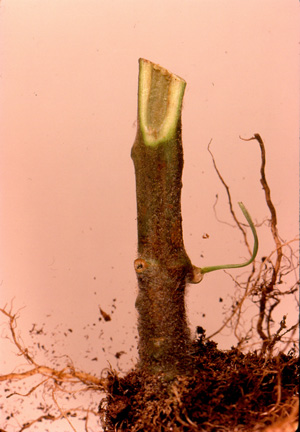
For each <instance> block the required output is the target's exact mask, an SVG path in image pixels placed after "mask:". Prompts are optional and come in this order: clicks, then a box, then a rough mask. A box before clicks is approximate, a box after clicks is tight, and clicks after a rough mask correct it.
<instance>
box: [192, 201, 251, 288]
mask: <svg viewBox="0 0 300 432" xmlns="http://www.w3.org/2000/svg"><path fill="white" fill-rule="evenodd" d="M238 204H239V206H240V209H241V210H242V212H243V214H244V216H245V218H246V219H247V222H248V223H249V226H250V228H251V231H252V234H253V237H254V246H253V252H252V256H251V258H250V259H249V260H248V261H246V262H244V263H242V264H225V265H216V266H211V267H202V268H197V267H196V268H195V270H198V278H199V276H200V275H199V273H200V274H201V275H204V274H205V273H209V272H212V271H215V270H222V269H231V268H240V267H246V266H247V265H249V264H251V263H252V262H253V261H254V259H255V257H256V255H257V250H258V237H257V233H256V229H255V226H254V223H253V221H252V219H251V216H250V214H249V213H248V211H247V209H246V207H245V206H244V204H243V203H242V202H239V203H238ZM199 279H200V278H199ZM201 279H202V278H201ZM199 282H200V280H199Z"/></svg>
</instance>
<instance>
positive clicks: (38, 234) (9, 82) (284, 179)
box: [0, 0, 299, 423]
mask: <svg viewBox="0 0 300 432" xmlns="http://www.w3.org/2000/svg"><path fill="white" fill-rule="evenodd" d="M0 21H1V23H0V37H1V47H0V55H1V75H0V91H1V122H0V139H1V141H0V190H1V194H0V239H1V240H0V241H1V249H0V271H1V276H0V282H1V287H0V289H1V293H0V303H1V306H3V305H5V304H6V303H8V304H9V303H10V301H11V299H12V298H14V303H13V305H14V311H16V310H18V309H19V308H21V307H24V308H23V309H22V311H21V312H20V319H19V329H20V330H22V337H23V339H24V342H25V343H27V344H29V345H30V344H32V343H33V342H32V340H31V338H30V336H29V330H30V329H31V328H32V323H37V326H38V327H43V328H44V333H45V334H46V335H45V336H44V338H43V343H44V344H45V345H47V347H48V348H50V346H51V344H54V345H55V351H56V355H63V354H68V355H70V356H71V357H72V359H73V360H74V363H75V364H76V366H78V367H79V368H83V369H85V370H86V371H90V372H99V371H100V370H101V368H102V367H105V366H106V364H107V361H110V362H111V363H112V364H113V366H117V364H119V366H121V367H122V368H125V369H126V368H128V367H130V365H132V363H134V362H135V358H136V351H135V346H136V340H135V336H136V328H135V324H136V312H135V308H134V302H135V297H136V293H137V284H136V278H135V274H134V270H133V260H134V259H135V257H136V246H137V245H136V238H137V233H136V202H135V178H134V169H133V164H132V161H131V159H130V149H131V146H132V143H133V141H134V138H135V132H136V111H137V78H138V58H139V57H144V58H146V59H149V60H151V61H153V62H156V63H159V64H161V65H162V66H163V67H165V68H167V69H169V70H170V71H172V72H173V73H175V74H177V75H180V76H181V77H183V78H184V79H185V80H186V81H187V89H186V93H185V97H184V109H183V144H184V155H185V166H184V175H183V195H182V212H183V220H184V240H185V245H186V249H187V252H188V254H189V255H190V257H191V259H192V261H193V262H194V263H195V264H196V265H198V266H207V265H215V264H221V263H224V264H225V263H229V262H239V261H243V260H244V259H245V257H247V251H246V250H245V247H244V246H243V244H242V238H241V236H240V233H239V232H238V230H237V229H233V228H231V227H230V226H228V225H224V224H220V223H219V222H218V221H217V220H216V218H215V215H214V212H213V205H214V203H215V196H216V194H217V193H218V194H219V203H218V207H217V211H218V216H219V218H220V219H222V220H225V221H228V222H231V219H230V215H229V212H228V207H227V205H226V195H225V191H224V189H223V188H222V186H221V185H220V182H219V180H218V179H217V176H216V173H215V172H214V169H213V166H212V162H211V158H210V155H209V154H208V152H207V145H208V143H209V141H210V139H211V138H212V140H213V141H212V145H211V149H212V151H213V152H214V155H215V158H216V160H217V162H218V165H219V168H220V170H221V172H222V174H223V176H224V178H225V180H226V182H227V183H228V185H230V188H231V192H232V198H233V202H234V203H237V202H238V201H243V202H244V204H245V205H246V207H247V208H248V210H249V212H250V213H251V215H252V217H253V219H254V220H255V221H256V222H261V221H262V220H263V219H264V218H265V217H268V216H269V213H268V209H267V208H266V206H265V202H264V195H263V191H262V189H261V185H260V182H259V169H260V153H259V147H258V145H257V144H256V143H255V142H254V141H251V142H249V143H245V142H243V141H241V140H240V139H239V135H241V136H243V137H246V138H247V137H251V136H252V135H253V134H254V133H259V134H260V135H261V136H262V138H263V139H264V141H265V145H266V151H267V168H266V170H267V177H268V180H269V184H270V187H271V191H272V199H273V202H274V204H275V205H276V208H277V211H278V226H279V231H280V234H281V236H282V238H283V239H285V240H289V239H291V238H294V237H295V236H296V235H297V234H298V131H299V88H298V79H299V3H298V1H296V0H276V1H274V0H244V1H240V0H226V1H225V0H224V1H222V0H219V1H217V0H210V1H207V0H189V1H183V0H180V1H179V0H163V1H162V0H151V1H149V0H143V1H138V0H134V1H133V0H126V1H121V0H109V1H108V0H102V1H95V0H94V1H92V0H89V1H87V0H72V1H71V0H51V1H48V2H46V1H40V0H28V1H25V0H10V1H5V0H4V1H2V2H1V3H0ZM235 208H236V211H237V213H238V214H239V215H241V213H240V211H239V209H238V207H237V205H236V206H235ZM241 219H242V216H241ZM205 233H208V234H209V238H208V239H206V240H205V239H203V238H202V236H203V235H204V234H205ZM258 234H259V237H260V249H259V256H258V259H260V257H261V256H263V255H265V254H268V253H270V252H271V250H272V249H273V243H272V240H271V236H270V234H269V231H268V230H267V229H261V230H259V232H258ZM249 236H250V232H249ZM249 239H250V237H249ZM250 241H251V244H252V239H251V240H250ZM201 255H203V256H204V257H203V258H201ZM244 271H245V270H240V271H238V270H234V271H232V274H233V275H234V276H237V275H238V274H241V273H243V272H244ZM232 290H233V288H232V282H231V280H230V278H229V277H228V276H227V275H226V274H224V272H216V273H212V274H209V275H207V276H206V277H205V280H204V281H203V282H202V283H201V284H200V285H196V286H191V287H190V288H189V290H188V291H189V294H188V298H187V307H188V310H189V319H190V322H191V328H192V331H194V328H195V326H196V325H202V326H203V327H205V328H206V329H207V333H208V334H209V333H212V332H213V331H215V330H216V329H217V328H218V326H219V325H220V324H221V322H222V320H223V318H224V304H225V306H226V305H227V306H228V307H229V306H230V304H231V303H230V302H231V300H230V298H231V297H230V296H231V295H232V294H233V292H232ZM221 296H222V298H223V299H224V302H222V303H220V302H219V297H221ZM113 299H116V300H113ZM98 305H100V306H101V308H102V309H103V310H105V311H106V312H107V313H111V312H113V314H112V320H111V321H110V322H106V323H104V322H103V320H102V321H101V322H99V320H98V318H99V309H98ZM254 312H255V310H253V313H254ZM286 312H287V311H286V310H285V311H283V312H282V313H286ZM203 314H205V317H203V316H202V315H203ZM295 316H297V310H296V307H295V305H294V304H291V305H289V309H288V320H290V322H293V321H294V319H295ZM279 319H281V316H279ZM1 322H2V319H1ZM2 328H3V326H2ZM69 328H71V329H72V330H73V332H72V333H71V332H68V329H69ZM103 332H104V333H103ZM66 335H67V336H66ZM111 339H112V340H111ZM215 339H216V340H217V341H218V342H219V346H220V347H221V348H229V347H230V346H231V344H232V343H233V342H234V341H233V339H232V337H231V336H230V334H229V332H228V331H227V332H226V331H225V332H224V333H223V335H219V336H218V337H216V338H215ZM1 343H2V345H3V348H2V351H1V357H0V364H1V370H3V371H8V370H10V368H11V365H12V364H13V361H14V360H13V359H14V357H13V358H12V359H10V358H9V357H8V353H9V352H13V351H14V350H13V347H12V346H11V345H9V344H7V343H6V342H5V341H2V342H1ZM103 348H104V350H105V352H104V351H103ZM121 350H123V351H125V352H126V354H124V355H123V356H121V359H120V360H119V361H117V360H116V358H115V356H114V354H115V353H116V352H117V351H121ZM4 352H5V354H4ZM37 355H38V356H39V355H40V358H41V359H43V358H45V357H47V356H48V357H47V358H49V359H50V358H51V352H49V353H48V354H46V353H43V352H40V351H39V352H38V354H37ZM95 357H97V358H98V362H95V361H92V360H91V359H92V358H95ZM8 359H9V360H8ZM41 361H43V360H41ZM0 423H1V422H0Z"/></svg>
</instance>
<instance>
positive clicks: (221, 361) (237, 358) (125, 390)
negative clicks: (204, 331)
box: [99, 336, 299, 432]
mask: <svg viewBox="0 0 300 432" xmlns="http://www.w3.org/2000/svg"><path fill="white" fill-rule="evenodd" d="M193 348H194V354H193V356H192V357H193V370H192V372H189V373H187V374H186V375H181V376H178V377H176V378H175V379H174V380H172V381H167V380H166V379H165V377H164V376H163V375H149V374H147V373H145V372H144V371H142V370H140V369H139V368H136V369H135V370H133V371H131V372H130V373H128V374H127V375H126V376H125V377H123V378H120V377H118V375H117V374H116V373H114V372H110V375H109V378H110V380H111V386H110V390H109V392H108V396H107V398H106V399H105V400H104V401H103V402H102V403H101V405H100V407H99V412H100V413H101V414H102V419H103V427H104V430H105V431H107V432H110V431H131V432H133V431H134V432H137V431H157V432H163V431H173V432H174V431H176V432H187V431H203V432H204V431H205V432H227V431H228V432H229V431H230V432H240V431H256V432H259V431H263V430H266V428H267V426H269V425H271V424H274V423H276V422H278V420H280V421H284V419H289V420H290V421H289V423H290V424H292V425H293V426H290V429H284V428H283V426H282V429H281V428H279V429H272V430H274V431H275V430H276V431H285V430H286V431H287V430H288V431H295V430H296V429H297V426H296V424H297V415H298V413H297V407H298V395H299V393H298V391H299V388H298V379H299V370H298V360H299V359H298V358H297V357H296V356H295V355H294V353H293V352H290V353H289V354H287V355H285V354H279V355H277V356H273V357H271V358H266V357H262V356H260V355H259V354H257V353H256V352H252V353H247V354H243V353H242V352H240V351H239V350H238V349H236V348H232V349H231V350H229V351H220V350H219V349H218V348H217V344H216V343H214V342H211V341H204V338H203V336H201V337H200V338H199V339H198V340H197V341H196V342H195V343H194V346H193Z"/></svg>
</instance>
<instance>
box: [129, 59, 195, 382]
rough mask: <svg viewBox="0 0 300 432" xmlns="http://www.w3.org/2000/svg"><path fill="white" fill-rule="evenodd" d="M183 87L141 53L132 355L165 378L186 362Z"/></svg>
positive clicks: (135, 157)
mask: <svg viewBox="0 0 300 432" xmlns="http://www.w3.org/2000/svg"><path fill="white" fill-rule="evenodd" d="M174 82H175V84H174ZM175 87H176V88H175ZM184 88H185V82H184V80H182V79H181V78H179V77H176V76H175V75H172V74H170V73H169V72H168V71H166V70H165V69H163V68H161V67H160V66H158V65H154V64H153V63H150V62H148V61H146V60H143V59H140V75H139V108H138V128H137V135H136V139H135V142H134V145H133V148H132V159H133V161H134V166H135V174H136V193H137V214H138V258H137V259H136V260H135V263H134V264H135V270H136V274H137V278H138V285H139V294H138V297H137V301H136V307H137V310H138V313H139V322H138V330H139V355H140V365H141V367H143V368H145V369H147V370H148V371H150V372H153V373H159V372H164V373H166V374H168V375H171V376H174V375H176V373H178V372H182V369H185V368H186V366H187V365H186V361H187V358H188V352H189V348H190V334H189V328H188V325H187V320H186V312H185V301H184V297H185V286H186V280H187V279H191V278H192V274H193V266H192V264H191V262H190V259H189V257H188V256H187V254H186V252H185V249H184V244H183V239H182V223H181V222H182V218H181V187H182V182H181V176H182V168H183V151H182V142H181V105H182V97H183V92H184ZM174 93H175V96H176V97H175V98H174Z"/></svg>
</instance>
